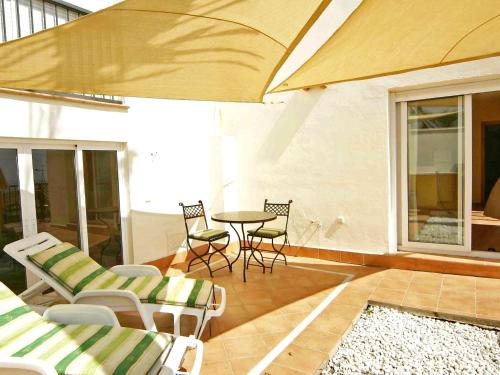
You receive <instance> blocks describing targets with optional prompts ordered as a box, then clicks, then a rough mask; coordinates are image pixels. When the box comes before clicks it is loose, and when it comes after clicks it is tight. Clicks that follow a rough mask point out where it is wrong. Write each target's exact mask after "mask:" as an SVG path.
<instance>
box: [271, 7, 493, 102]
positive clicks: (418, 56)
mask: <svg viewBox="0 0 500 375" xmlns="http://www.w3.org/2000/svg"><path fill="white" fill-rule="evenodd" d="M499 55H500V0H364V1H363V2H362V3H361V4H360V5H359V7H358V8H357V9H356V10H355V11H354V12H353V13H352V14H351V16H350V17H348V19H347V20H346V21H345V23H344V24H343V25H342V26H341V27H340V28H339V29H338V30H337V31H336V32H335V33H334V34H333V36H332V37H331V38H330V39H329V40H328V41H327V42H326V43H325V44H324V45H323V46H322V47H321V48H320V49H319V50H318V51H317V52H316V54H314V55H313V57H311V58H310V59H309V60H308V61H307V62H306V63H305V64H304V65H303V66H302V67H301V68H300V69H298V70H297V71H296V72H295V73H294V74H292V75H291V76H290V77H289V78H288V79H286V80H285V81H284V82H282V83H281V84H280V85H278V86H277V87H276V88H274V89H273V90H272V92H280V91H288V90H293V89H298V88H306V87H313V86H319V85H323V84H329V83H337V82H344V81H352V80H359V79H366V78H374V77H379V76H384V75H390V74H396V73H403V72H408V71H411V70H417V69H424V68H430V67H437V66H442V65H447V64H453V63H458V62H463V61H470V60H476V59H482V58H486V57H492V56H499Z"/></svg>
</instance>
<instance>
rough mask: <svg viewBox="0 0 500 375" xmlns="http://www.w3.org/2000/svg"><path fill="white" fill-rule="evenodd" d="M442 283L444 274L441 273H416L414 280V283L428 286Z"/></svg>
mask: <svg viewBox="0 0 500 375" xmlns="http://www.w3.org/2000/svg"><path fill="white" fill-rule="evenodd" d="M442 281H443V274H441V273H435V272H421V271H416V272H415V274H414V275H413V279H412V282H413V283H421V282H422V283H427V284H432V283H437V284H440V283H442Z"/></svg>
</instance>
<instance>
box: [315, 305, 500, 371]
mask: <svg viewBox="0 0 500 375" xmlns="http://www.w3.org/2000/svg"><path fill="white" fill-rule="evenodd" d="M321 374H323V375H327V374H342V375H358V374H359V375H368V374H369V375H378V374H415V375H418V374H436V375H439V374H443V375H457V374H460V375H462V374H463V375H465V374H466V375H469V374H470V375H472V374H481V375H490V374H491V375H500V333H499V331H497V330H494V329H484V328H481V327H478V326H474V325H470V324H463V323H457V322H448V321H444V320H439V319H434V318H429V317H423V316H418V315H414V314H411V313H407V312H401V311H398V310H395V309H391V308H386V307H378V306H369V307H368V308H367V310H366V311H365V312H364V313H363V314H362V315H361V318H360V319H359V321H358V322H357V323H356V325H355V326H354V328H353V329H352V331H351V332H350V333H349V335H348V336H347V338H346V339H345V340H344V342H343V343H342V344H341V345H340V347H339V349H338V350H337V352H336V353H335V354H334V356H333V357H332V358H331V359H330V361H329V362H328V364H327V366H326V368H325V369H323V370H322V372H321Z"/></svg>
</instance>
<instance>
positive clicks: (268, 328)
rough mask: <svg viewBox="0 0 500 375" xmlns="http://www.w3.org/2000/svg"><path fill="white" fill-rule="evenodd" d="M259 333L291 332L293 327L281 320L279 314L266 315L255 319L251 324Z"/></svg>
mask: <svg viewBox="0 0 500 375" xmlns="http://www.w3.org/2000/svg"><path fill="white" fill-rule="evenodd" d="M253 324H254V326H255V327H256V328H257V330H258V331H259V333H261V334H264V333H270V332H280V331H286V330H288V331H291V330H292V329H293V328H294V327H295V325H294V324H292V323H291V322H289V321H287V320H285V319H283V317H282V315H281V314H279V313H273V314H267V315H264V316H261V317H259V319H255V320H254V322H253Z"/></svg>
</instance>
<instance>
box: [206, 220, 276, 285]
mask: <svg viewBox="0 0 500 375" xmlns="http://www.w3.org/2000/svg"><path fill="white" fill-rule="evenodd" d="M275 219H276V215H275V214H273V213H272V212H263V211H235V212H221V213H218V214H215V215H212V220H213V221H217V222H219V223H226V224H229V225H230V226H231V228H233V230H234V231H235V232H236V235H237V236H238V240H239V243H240V250H239V251H238V256H237V257H236V259H235V260H234V261H233V262H232V263H231V266H232V265H233V264H234V263H236V262H237V261H238V259H240V255H241V252H243V281H244V282H246V281H247V279H246V268H247V267H246V266H247V257H246V251H247V250H250V251H251V250H252V247H251V246H250V243H249V241H248V239H247V236H246V235H245V233H246V232H245V224H258V223H261V225H260V227H259V228H258V229H257V230H259V229H260V228H262V227H263V226H264V223H265V222H268V221H272V220H275ZM238 224H239V225H241V236H240V234H239V233H238V230H237V229H236V228H235V227H234V225H238ZM255 259H257V258H255ZM248 261H250V257H249V258H248ZM257 261H258V263H259V264H260V261H259V260H258V259H257ZM260 265H261V266H262V267H263V269H264V272H265V268H264V267H265V266H264V264H260Z"/></svg>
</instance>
